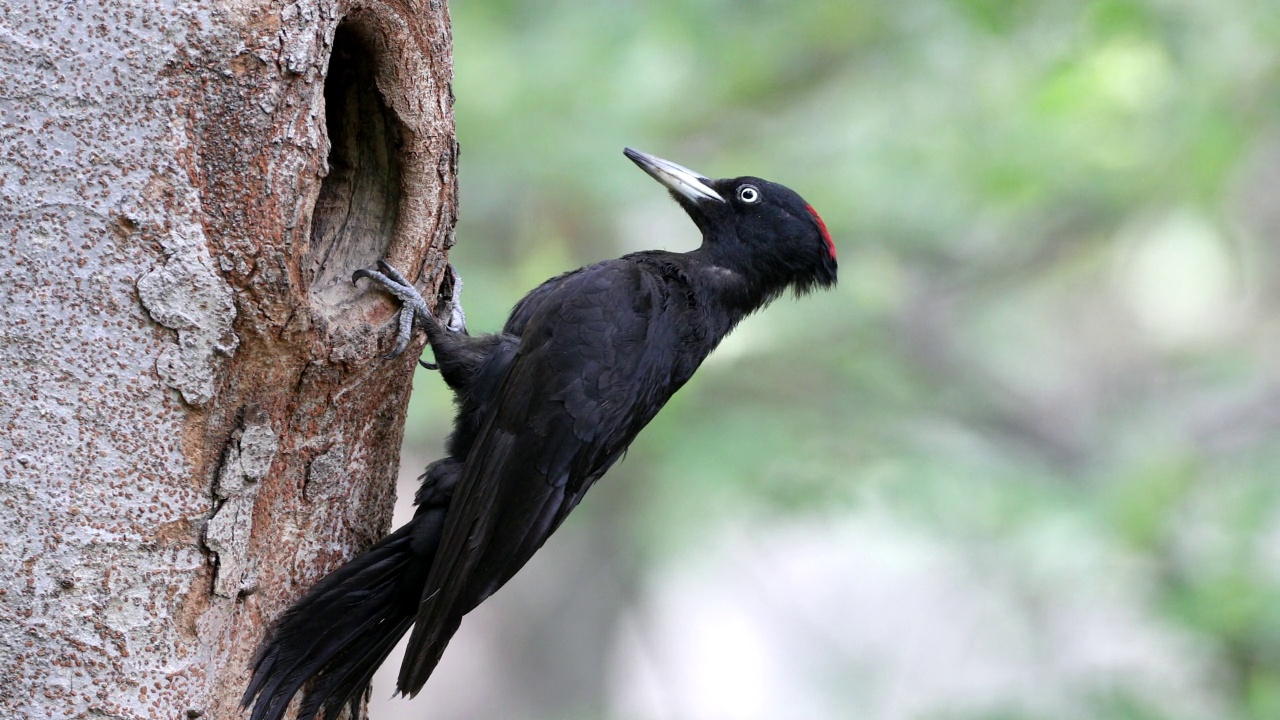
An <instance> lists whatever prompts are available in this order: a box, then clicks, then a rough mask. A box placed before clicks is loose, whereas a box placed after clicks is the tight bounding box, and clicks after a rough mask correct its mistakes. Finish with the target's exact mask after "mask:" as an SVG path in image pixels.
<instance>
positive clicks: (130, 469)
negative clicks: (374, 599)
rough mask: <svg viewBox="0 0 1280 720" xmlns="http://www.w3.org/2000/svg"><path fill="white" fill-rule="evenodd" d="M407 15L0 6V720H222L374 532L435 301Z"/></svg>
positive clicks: (421, 95) (249, 5)
mask: <svg viewBox="0 0 1280 720" xmlns="http://www.w3.org/2000/svg"><path fill="white" fill-rule="evenodd" d="M451 75H452V60H451V39H450V35H449V24H448V13H447V9H446V8H445V7H444V4H443V3H442V2H436V1H434V0H433V1H430V2H427V1H420V0H402V1H397V0H298V1H297V2H283V1H280V0H274V1H268V0H263V1H261V2H254V1H252V0H220V1H213V2H210V1H209V0H202V1H200V2H186V1H182V2H179V1H178V0H150V1H148V0H116V1H115V2H101V1H98V2H95V0H88V1H87V2H66V1H65V0H47V1H44V2H41V1H40V0H10V2H8V3H5V4H3V6H0V218H2V219H3V225H2V227H3V230H4V235H3V240H0V302H3V312H2V315H0V317H2V318H3V320H2V321H0V329H2V330H3V333H2V336H0V426H2V427H3V432H0V567H4V568H6V570H7V571H6V572H4V573H3V574H2V575H0V717H3V718H41V719H44V718H90V717H92V718H129V719H133V718H138V719H143V718H147V719H150V718H196V717H204V718H238V717H241V713H240V710H239V708H238V703H239V698H240V694H241V693H242V692H243V690H244V687H245V684H246V681H247V669H248V662H249V660H250V659H251V656H252V653H253V651H254V649H255V647H256V645H257V643H258V641H259V639H260V638H261V636H262V634H263V632H264V630H265V629H266V626H267V623H268V622H269V621H270V620H271V619H272V618H273V617H274V616H275V615H276V614H277V613H278V612H279V611H280V610H281V609H283V608H284V607H285V606H286V605H287V604H288V602H289V601H290V600H292V599H293V598H295V597H297V596H298V595H299V594H300V593H301V592H302V591H303V590H305V589H306V588H307V587H308V586H309V585H310V584H311V583H313V582H314V581H315V580H316V579H318V578H319V577H320V576H322V575H323V574H324V573H325V572H326V571H328V570H330V569H332V568H333V567H335V566H336V565H338V564H340V563H341V562H342V561H343V560H344V559H345V558H348V557H350V556H351V555H353V554H354V553H355V552H357V551H358V550H359V549H361V548H363V547H365V546H367V545H369V544H371V543H372V542H373V541H374V540H376V539H377V538H379V537H380V536H381V535H382V534H383V533H384V532H385V531H386V530H387V524H388V521H389V519H390V512H391V502H392V497H393V494H394V479H395V475H396V468H397V464H398V454H399V446H400V439H401V433H402V429H403V419H404V412H405V407H406V403H407V400H408V394H409V389H410V382H411V379H412V370H413V364H414V359H415V357H416V355H417V351H418V350H420V348H421V340H418V342H415V343H414V345H413V346H411V347H410V350H409V352H407V353H405V355H403V356H401V357H400V358H398V359H396V360H390V361H387V360H383V359H382V358H381V357H380V355H381V353H384V352H386V351H387V349H388V348H389V345H390V338H391V335H392V330H391V322H390V321H391V319H392V314H393V312H394V311H395V309H396V308H395V306H394V305H393V304H392V303H391V302H389V301H388V300H387V299H386V298H385V297H384V296H381V295H380V294H378V293H376V292H366V291H364V290H357V289H356V288H354V287H353V286H352V285H351V283H350V277H351V273H352V272H353V271H354V270H355V269H357V268H359V267H362V266H367V265H370V264H372V263H373V262H374V261H375V260H377V259H378V258H382V257H385V258H387V259H389V260H390V261H391V262H392V263H393V264H395V265H396V266H397V267H399V268H401V269H402V270H407V271H408V273H407V274H409V275H410V277H415V278H418V280H419V281H420V284H421V286H422V287H424V288H425V289H426V290H427V291H428V293H427V294H428V298H429V299H430V297H431V294H430V293H432V292H435V291H437V290H438V287H439V283H440V282H442V280H443V278H444V276H445V275H446V273H445V261H446V259H445V258H446V255H445V253H446V250H447V248H448V246H449V245H450V244H451V242H452V230H453V224H454V218H455V207H456V201H455V168H456V160H457V150H456V144H455V141H454V131H453V114H452V96H451V92H450V87H449V83H450V79H451Z"/></svg>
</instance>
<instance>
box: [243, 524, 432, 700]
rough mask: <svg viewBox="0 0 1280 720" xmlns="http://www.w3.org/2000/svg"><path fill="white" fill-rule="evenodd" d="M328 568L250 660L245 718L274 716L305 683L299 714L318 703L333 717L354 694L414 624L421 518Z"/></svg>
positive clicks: (421, 561) (421, 572)
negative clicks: (249, 709)
mask: <svg viewBox="0 0 1280 720" xmlns="http://www.w3.org/2000/svg"><path fill="white" fill-rule="evenodd" d="M423 519H425V518H422V517H421V516H419V517H418V518H415V519H414V521H411V522H410V523H408V524H406V525H405V526H403V527H401V528H400V529H399V530H397V531H396V532H394V533H392V534H391V535H388V536H387V537H386V538H384V539H383V540H382V541H381V542H379V543H378V544H377V545H375V546H374V547H373V548H371V549H370V550H369V551H368V552H366V553H364V554H363V555H360V556H358V557H356V558H355V559H353V560H351V561H350V562H348V563H347V564H346V565H343V566H342V567H340V568H338V569H337V570H335V571H334V572H332V573H330V574H329V575H328V576H327V577H325V578H324V579H323V580H321V581H320V582H319V583H317V584H316V585H315V586H314V587H313V588H311V590H310V591H308V592H307V594H306V595H305V596H304V597H303V598H302V599H301V600H299V601H298V602H297V603H295V604H294V605H293V606H292V607H290V608H289V610H287V611H286V612H285V613H284V615H282V616H281V617H280V619H279V620H277V621H276V624H275V626H274V627H273V629H272V631H271V633H270V635H269V636H268V638H267V640H266V641H265V642H264V643H263V645H262V648H261V649H260V650H259V651H258V655H257V657H256V658H255V659H254V663H253V678H252V680H251V681H250V683H249V688H248V690H246V691H245V694H244V697H243V698H242V699H241V701H240V703H241V705H243V706H245V707H249V706H250V705H252V706H253V711H252V713H251V714H250V718H251V720H280V718H281V717H282V716H283V715H284V712H285V710H286V709H287V708H288V707H289V702H290V701H291V700H292V699H293V696H294V695H295V694H297V692H298V691H299V690H300V689H301V688H302V686H303V685H304V684H306V683H307V681H308V680H310V681H311V686H310V688H309V690H308V692H307V697H306V698H305V700H304V701H303V703H302V706H301V708H300V710H299V713H298V720H313V718H315V717H316V715H317V714H318V713H319V712H320V711H321V709H323V710H324V711H325V712H324V717H325V718H326V720H333V718H336V717H337V716H338V714H339V713H340V712H341V711H342V708H343V706H345V705H346V704H348V703H349V702H352V701H354V700H358V699H359V696H360V692H361V691H363V689H364V688H365V687H366V686H367V684H368V682H369V679H370V678H371V677H372V676H373V673H374V672H375V671H376V670H377V668H378V666H379V665H380V664H382V661H383V660H384V659H386V657H387V655H388V654H390V652H391V650H392V649H394V648H395V645H396V642H398V641H399V639H400V637H401V636H402V635H404V633H405V632H406V631H407V630H408V629H409V627H410V626H411V625H412V624H413V619H414V612H415V610H416V609H417V597H418V595H419V594H420V592H421V588H422V585H423V583H424V582H425V580H426V570H427V568H428V567H429V566H430V558H423V557H419V556H418V554H417V553H415V552H414V550H415V548H414V546H413V541H414V537H413V534H414V530H415V525H416V524H417V522H418V521H419V520H423Z"/></svg>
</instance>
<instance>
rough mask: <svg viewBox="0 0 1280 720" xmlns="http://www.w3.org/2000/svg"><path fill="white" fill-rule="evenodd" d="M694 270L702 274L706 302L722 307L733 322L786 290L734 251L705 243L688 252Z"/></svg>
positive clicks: (702, 286)
mask: <svg viewBox="0 0 1280 720" xmlns="http://www.w3.org/2000/svg"><path fill="white" fill-rule="evenodd" d="M688 257H689V260H690V263H689V265H690V269H691V270H692V271H693V272H695V273H697V274H698V275H699V279H700V281H701V282H699V283H698V284H697V286H698V287H699V288H700V289H701V290H702V292H703V293H705V297H704V298H703V302H705V303H709V304H712V305H714V306H716V307H718V308H719V309H720V310H721V311H722V312H723V313H725V314H726V315H727V316H729V317H730V318H731V322H732V324H737V322H738V321H739V320H741V319H742V318H744V317H746V316H747V315H750V314H751V313H753V312H755V311H756V310H759V309H760V308H762V307H764V306H765V305H767V304H768V303H769V302H770V301H772V300H773V299H774V298H776V297H777V296H778V295H779V294H781V293H782V291H783V290H784V289H785V284H780V283H778V282H777V281H770V279H769V278H768V277H767V276H766V275H765V274H763V273H761V272H760V271H759V268H755V267H751V266H750V265H748V264H745V263H743V262H741V261H740V260H739V259H738V256H736V255H735V254H732V253H725V252H717V251H716V249H715V248H714V247H709V246H707V245H703V246H702V247H700V248H698V249H697V250H694V251H693V252H691V253H689V254H688Z"/></svg>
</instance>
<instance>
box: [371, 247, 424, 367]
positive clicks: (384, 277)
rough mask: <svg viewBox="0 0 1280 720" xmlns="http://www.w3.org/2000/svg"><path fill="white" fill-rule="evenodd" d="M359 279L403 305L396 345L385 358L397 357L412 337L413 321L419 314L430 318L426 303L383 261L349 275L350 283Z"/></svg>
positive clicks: (413, 288)
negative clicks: (380, 289) (370, 283)
mask: <svg viewBox="0 0 1280 720" xmlns="http://www.w3.org/2000/svg"><path fill="white" fill-rule="evenodd" d="M360 278H368V279H369V280H372V281H373V282H374V283H376V284H377V285H378V286H380V287H381V288H382V289H383V290H385V291H387V292H389V293H391V294H392V295H395V296H396V297H397V298H400V302H402V303H404V305H403V307H401V308H400V319H399V321H398V322H399V326H400V329H399V331H398V333H397V334H396V345H395V347H394V348H392V350H391V353H390V354H388V355H387V356H386V357H387V358H388V359H390V358H394V357H399V356H400V354H401V353H403V352H404V349H405V348H406V347H408V346H409V338H410V337H412V336H413V321H414V319H415V318H416V317H417V316H418V314H419V313H421V314H422V316H423V317H424V318H430V317H431V311H430V310H428V309H427V301H426V300H424V299H422V293H420V292H418V289H417V288H415V287H414V286H413V283H411V282H409V281H408V280H407V279H405V276H404V275H401V274H400V271H399V270H396V269H395V268H394V267H391V264H390V263H388V262H386V261H385V260H379V261H378V269H377V270H374V269H373V268H360V269H359V270H357V271H355V272H354V273H352V275H351V282H353V283H355V282H357V281H359V280H360Z"/></svg>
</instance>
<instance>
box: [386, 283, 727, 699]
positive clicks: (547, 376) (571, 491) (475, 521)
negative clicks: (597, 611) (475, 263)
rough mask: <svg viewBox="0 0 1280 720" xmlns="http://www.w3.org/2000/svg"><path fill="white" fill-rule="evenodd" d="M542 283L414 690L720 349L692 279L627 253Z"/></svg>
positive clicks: (418, 658) (407, 682)
mask: <svg viewBox="0 0 1280 720" xmlns="http://www.w3.org/2000/svg"><path fill="white" fill-rule="evenodd" d="M679 285H682V283H680V284H679ZM535 294H536V296H537V297H536V299H537V302H522V303H521V305H520V306H517V310H516V311H515V312H513V322H514V321H517V319H518V324H521V325H523V327H522V328H520V329H521V330H522V332H521V333H520V335H521V339H520V345H519V349H518V350H517V351H516V356H515V358H514V359H513V360H512V362H511V364H510V367H509V368H508V370H507V372H506V374H505V376H504V377H503V379H502V380H501V384H500V386H499V388H498V390H497V396H496V397H497V399H496V402H495V403H494V404H493V406H492V411H491V414H490V416H489V417H488V418H487V419H486V420H485V421H484V424H483V427H482V429H481V430H480V434H479V436H478V437H477V439H476V442H475V444H474V445H473V446H472V449H471V452H470V453H469V454H468V456H467V463H466V467H465V468H464V470H463V474H462V479H461V481H460V482H459V484H458V487H457V488H456V490H455V492H454V495H453V500H452V503H451V506H450V509H449V514H448V517H447V518H446V520H445V526H444V533H443V539H442V540H441V544H440V550H439V552H438V553H437V554H436V560H435V562H434V563H433V565H432V567H431V573H430V575H429V576H428V579H427V584H426V587H425V589H424V592H423V596H422V601H421V604H420V605H419V608H418V614H417V619H416V620H415V624H414V630H413V634H412V636H411V637H410V640H409V647H408V650H407V651H406V653H405V659H404V664H403V665H402V666H401V669H400V678H399V688H400V691H401V692H405V693H409V694H416V693H417V692H418V690H420V689H421V687H422V685H423V683H425V682H426V679H427V677H429V676H430V674H431V672H432V670H434V668H435V666H436V663H437V662H438V661H439V659H440V655H441V653H443V651H444V647H445V645H446V644H447V643H448V641H449V639H450V637H451V636H452V635H453V633H454V631H455V630H456V629H457V627H458V623H459V622H460V621H461V618H462V615H464V614H465V613H466V612H468V611H470V610H471V609H472V608H474V607H475V606H476V605H478V604H479V603H480V602H481V601H483V600H484V599H485V598H487V597H488V596H489V595H490V594H492V593H493V592H494V591H496V590H497V589H498V588H499V587H501V586H502V584H503V583H505V582H506V581H507V580H509V579H510V578H511V576H512V575H514V574H515V572H516V571H517V570H519V569H520V567H522V566H523V565H524V564H525V562H527V561H528V559H529V558H530V557H531V556H532V555H533V553H534V552H535V551H536V550H537V549H538V548H539V547H541V546H542V544H543V542H545V541H546V539H547V537H548V536H550V534H551V533H552V532H553V531H554V530H555V529H556V528H557V527H558V526H559V525H560V523H561V522H562V521H563V520H564V518H565V516H566V515H568V513H569V511H570V510H572V509H573V508H574V507H575V506H576V505H577V504H578V502H579V501H580V500H581V499H582V496H583V494H584V493H585V492H586V491H587V489H588V488H589V487H590V486H591V484H592V483H593V482H595V480H596V479H597V478H599V477H600V476H601V475H602V474H603V473H604V472H605V470H607V469H608V468H609V466H610V465H612V464H613V463H614V462H615V461H616V460H617V459H618V458H619V457H621V455H622V453H623V451H625V450H626V448H627V445H628V444H630V442H631V440H632V439H634V438H635V435H636V433H638V432H639V431H640V429H641V428H642V427H643V426H644V425H645V424H646V423H648V421H649V420H651V419H652V418H653V416H654V415H655V414H656V413H657V411H658V409H659V408H661V407H662V405H663V404H664V403H665V402H666V401H667V399H668V398H670V396H671V394H672V393H674V392H675V391H676V390H677V389H678V388H679V387H680V385H682V384H683V383H684V381H685V380H687V379H688V376H689V375H690V374H691V373H692V368H693V367H696V365H697V363H698V362H700V361H701V359H702V357H704V356H705V355H706V352H707V351H709V348H707V349H706V351H699V350H698V349H697V347H696V346H697V345H698V343H697V342H696V341H695V342H691V341H690V338H689V337H688V336H689V334H690V333H691V332H692V330H691V328H693V327H695V326H696V323H689V322H687V320H688V318H687V317H685V315H686V314H687V313H688V312H690V311H691V308H690V307H689V305H688V293H686V292H685V291H684V288H683V287H679V286H673V283H672V282H671V278H670V277H662V276H660V275H658V274H655V273H654V272H653V271H652V270H651V269H650V268H648V267H646V266H644V265H641V264H639V263H636V262H633V261H628V260H627V259H625V258H624V259H622V260H617V261H610V262H607V263H601V264H599V265H595V266H591V267H588V268H584V269H583V270H580V271H578V272H576V273H571V274H569V275H566V276H562V277H561V278H557V279H556V281H553V282H552V283H548V284H546V285H544V286H542V287H540V288H538V290H536V291H534V293H531V296H533V295H535ZM690 353H693V354H694V355H697V357H696V360H694V362H693V363H692V364H691V363H690V362H689V360H690Z"/></svg>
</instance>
